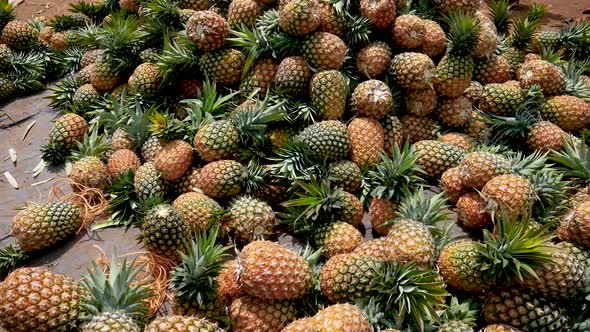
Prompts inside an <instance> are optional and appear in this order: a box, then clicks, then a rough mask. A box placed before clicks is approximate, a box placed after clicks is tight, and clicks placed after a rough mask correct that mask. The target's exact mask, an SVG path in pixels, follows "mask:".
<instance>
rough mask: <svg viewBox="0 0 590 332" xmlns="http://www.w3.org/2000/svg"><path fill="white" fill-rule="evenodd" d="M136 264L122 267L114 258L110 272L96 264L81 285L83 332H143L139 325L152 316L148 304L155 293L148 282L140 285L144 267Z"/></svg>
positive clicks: (133, 261)
mask: <svg viewBox="0 0 590 332" xmlns="http://www.w3.org/2000/svg"><path fill="white" fill-rule="evenodd" d="M135 262H136V261H135V260H132V261H131V262H129V263H127V260H125V259H123V260H122V262H121V263H119V262H118V261H117V259H116V257H113V258H112V260H111V263H110V266H109V268H108V272H107V271H104V270H103V268H102V267H101V266H99V265H98V264H97V263H95V262H93V264H92V265H93V267H92V269H91V270H89V271H88V272H87V274H86V275H85V276H84V279H82V282H81V284H82V289H83V297H82V299H81V301H80V307H81V309H82V315H81V318H82V321H84V324H83V325H82V328H81V331H83V332H95V331H96V332H98V331H107V332H108V331H113V332H114V331H133V332H139V331H140V327H139V326H140V323H139V321H141V320H142V319H143V318H144V316H145V315H146V314H147V312H148V309H147V307H146V302H145V301H146V300H147V299H148V298H149V297H150V296H151V295H152V293H151V291H150V289H149V288H148V287H147V285H146V283H145V282H141V281H140V282H138V281H137V275H138V274H139V273H141V272H142V268H143V266H142V265H139V266H136V264H135ZM107 275H108V276H107Z"/></svg>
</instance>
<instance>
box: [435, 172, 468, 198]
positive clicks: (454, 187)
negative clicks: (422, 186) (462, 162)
mask: <svg viewBox="0 0 590 332" xmlns="http://www.w3.org/2000/svg"><path fill="white" fill-rule="evenodd" d="M440 189H441V190H442V191H443V192H444V193H445V196H446V197H447V199H448V200H449V202H451V203H453V204H454V203H457V201H458V200H459V198H460V197H461V196H462V195H463V194H464V193H465V192H466V191H467V188H465V186H464V185H463V182H462V181H461V174H460V172H459V167H451V168H449V169H447V170H446V171H444V172H443V173H442V175H441V177H440Z"/></svg>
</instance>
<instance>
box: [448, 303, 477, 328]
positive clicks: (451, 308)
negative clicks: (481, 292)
mask: <svg viewBox="0 0 590 332" xmlns="http://www.w3.org/2000/svg"><path fill="white" fill-rule="evenodd" d="M480 311H481V304H480V303H477V302H475V303H474V302H472V301H471V299H466V300H463V301H461V302H459V298H457V297H455V296H453V297H451V301H450V303H449V305H448V306H447V307H446V308H445V309H444V310H440V311H439V312H438V316H439V317H440V320H441V321H442V322H448V321H452V320H457V321H461V322H463V323H466V324H468V325H470V326H473V327H475V326H476V325H477V322H476V320H477V316H478V315H479V312H480Z"/></svg>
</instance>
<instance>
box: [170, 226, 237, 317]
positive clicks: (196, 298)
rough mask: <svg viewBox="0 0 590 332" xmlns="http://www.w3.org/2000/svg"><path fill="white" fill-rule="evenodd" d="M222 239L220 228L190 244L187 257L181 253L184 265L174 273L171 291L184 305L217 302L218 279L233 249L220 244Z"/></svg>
mask: <svg viewBox="0 0 590 332" xmlns="http://www.w3.org/2000/svg"><path fill="white" fill-rule="evenodd" d="M218 235H219V227H218V226H217V225H216V226H213V227H212V228H211V229H210V230H208V231H203V232H200V233H198V234H197V235H196V236H195V237H194V239H193V240H192V241H191V243H190V244H187V253H186V254H185V253H183V252H180V257H181V260H182V263H181V264H180V265H179V266H177V267H176V268H175V269H174V271H173V272H172V277H171V279H170V287H171V289H172V291H174V292H176V296H177V297H178V299H179V300H181V301H182V302H188V303H197V304H198V305H199V306H203V305H205V304H206V302H208V301H211V300H212V299H214V298H215V296H216V294H215V289H216V288H217V281H216V278H217V276H218V275H219V272H220V271H221V268H222V267H223V263H224V262H225V261H226V260H227V259H229V258H231V255H230V249H232V246H223V245H221V244H218V243H216V242H217V239H218Z"/></svg>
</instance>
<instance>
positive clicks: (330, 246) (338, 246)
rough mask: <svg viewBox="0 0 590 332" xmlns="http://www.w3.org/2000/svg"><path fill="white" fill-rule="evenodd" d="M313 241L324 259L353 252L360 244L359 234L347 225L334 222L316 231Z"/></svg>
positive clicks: (361, 238)
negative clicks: (320, 249)
mask: <svg viewBox="0 0 590 332" xmlns="http://www.w3.org/2000/svg"><path fill="white" fill-rule="evenodd" d="M314 241H315V243H316V245H317V246H318V247H322V248H323V249H324V251H323V253H324V255H325V256H326V258H330V257H333V256H336V255H339V254H345V253H349V252H352V251H353V250H355V249H356V248H357V247H358V246H359V245H360V244H361V243H362V242H363V235H362V234H361V232H360V231H359V230H358V229H356V228H355V227H354V226H352V225H351V224H349V223H345V222H335V223H331V224H327V225H325V226H321V227H319V228H318V229H317V231H316V234H315V237H314Z"/></svg>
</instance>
